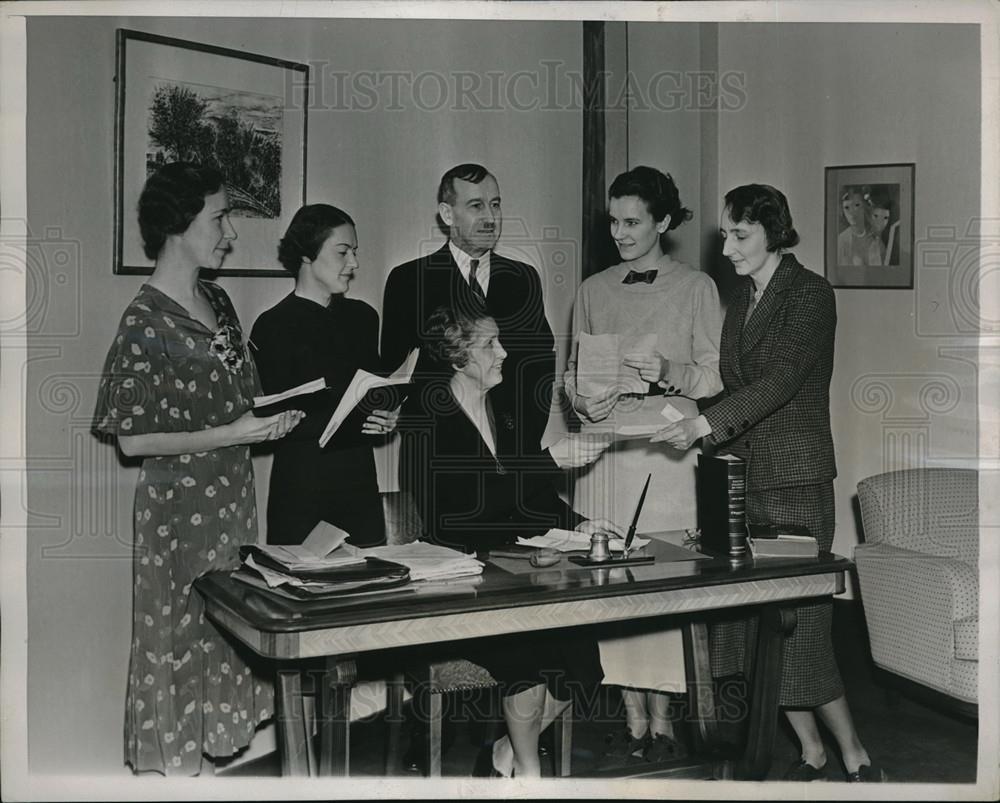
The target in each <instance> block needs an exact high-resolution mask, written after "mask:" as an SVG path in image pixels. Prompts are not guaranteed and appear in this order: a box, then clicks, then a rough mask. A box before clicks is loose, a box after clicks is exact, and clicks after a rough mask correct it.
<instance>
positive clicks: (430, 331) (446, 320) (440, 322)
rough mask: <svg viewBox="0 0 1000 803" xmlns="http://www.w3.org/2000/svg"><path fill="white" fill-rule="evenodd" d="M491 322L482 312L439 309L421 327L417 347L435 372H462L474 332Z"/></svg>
mask: <svg viewBox="0 0 1000 803" xmlns="http://www.w3.org/2000/svg"><path fill="white" fill-rule="evenodd" d="M492 320H493V318H492V317H490V316H489V315H487V314H486V313H485V312H476V311H471V310H470V311H465V310H455V309H452V308H451V307H438V308H437V309H435V310H434V312H432V313H431V314H430V317H429V318H428V319H427V321H426V322H425V323H424V327H423V333H422V334H421V337H420V341H421V342H420V347H421V348H422V349H423V351H424V353H425V354H426V355H427V356H428V357H430V358H431V359H432V360H433V362H434V363H436V364H437V366H438V368H449V369H451V368H452V366H454V367H455V368H464V367H465V365H466V363H468V362H469V346H471V345H472V341H473V340H475V338H476V330H477V329H478V328H479V326H480V325H481V324H482V323H483V322H484V321H492Z"/></svg>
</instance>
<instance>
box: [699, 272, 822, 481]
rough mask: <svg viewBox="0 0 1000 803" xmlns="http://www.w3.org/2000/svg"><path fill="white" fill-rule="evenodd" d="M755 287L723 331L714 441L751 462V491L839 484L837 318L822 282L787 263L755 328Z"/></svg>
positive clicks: (737, 303) (740, 295)
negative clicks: (834, 422)
mask: <svg viewBox="0 0 1000 803" xmlns="http://www.w3.org/2000/svg"><path fill="white" fill-rule="evenodd" d="M750 292H751V280H750V279H749V278H747V279H745V280H744V282H742V283H741V285H740V287H739V288H738V289H737V290H736V292H735V297H734V298H733V299H732V300H731V303H730V305H729V308H728V310H727V311H726V320H725V323H724V324H723V327H722V346H721V350H720V351H721V353H720V359H719V370H720V372H721V374H722V381H723V384H724V385H725V396H724V398H723V399H722V400H720V401H719V402H718V403H717V404H715V405H713V406H712V407H710V408H709V409H708V410H706V411H705V413H704V415H705V418H706V419H707V420H708V423H709V424H710V425H711V427H712V433H711V435H709V436H707V440H708V441H709V442H711V443H714V444H725V449H724V451H727V452H731V453H732V454H735V455H737V456H738V457H741V458H743V459H744V460H746V461H747V490H749V491H759V490H764V489H768V488H783V487H791V486H801V485H815V484H819V483H823V482H828V481H830V480H832V479H833V478H834V477H835V476H836V474H837V467H836V463H835V461H834V454H833V437H832V436H831V433H830V376H831V374H832V373H833V340H834V332H835V330H836V328H837V308H836V300H835V298H834V293H833V288H831V287H830V284H829V282H827V280H826V279H824V278H823V277H822V276H819V275H817V274H815V273H813V272H812V271H809V270H807V269H806V268H804V267H802V265H801V264H799V262H798V261H797V260H796V259H795V257H794V256H792V255H791V254H786V255H785V256H784V257H783V258H782V260H781V263H780V264H779V265H778V268H777V270H776V271H775V273H774V276H772V277H771V281H770V282H768V285H767V287H766V288H765V289H764V293H763V295H762V297H761V298H760V299H759V300H758V302H757V306H756V308H755V309H754V310H753V313H752V314H751V316H750V319H749V320H748V321H746V324H745V325H744V319H745V317H746V311H747V306H748V304H749V301H750Z"/></svg>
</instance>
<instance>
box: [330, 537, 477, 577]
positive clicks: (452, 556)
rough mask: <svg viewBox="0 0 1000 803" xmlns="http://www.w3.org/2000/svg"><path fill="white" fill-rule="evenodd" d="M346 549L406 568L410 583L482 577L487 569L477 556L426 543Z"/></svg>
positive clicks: (416, 542) (349, 547)
mask: <svg viewBox="0 0 1000 803" xmlns="http://www.w3.org/2000/svg"><path fill="white" fill-rule="evenodd" d="M345 548H346V549H349V550H351V551H354V552H356V553H357V554H358V555H363V556H365V557H372V558H381V559H382V560H388V561H391V562H393V563H399V564H401V565H403V566H406V567H407V568H408V569H409V570H410V581H411V582H417V581H419V580H434V581H437V580H450V579H454V578H456V577H469V576H472V575H477V574H482V572H483V567H484V565H485V564H484V563H483V562H482V561H480V560H477V559H476V558H475V556H474V555H466V554H465V553H464V552H459V551H457V550H455V549H449V548H448V547H445V546H441V545H439V544H430V543H428V542H426V541H414V542H412V543H409V544H392V545H389V546H377V547H370V548H368V549H356V548H354V547H351V546H349V545H348V546H347V547H345Z"/></svg>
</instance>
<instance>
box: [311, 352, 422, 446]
mask: <svg viewBox="0 0 1000 803" xmlns="http://www.w3.org/2000/svg"><path fill="white" fill-rule="evenodd" d="M419 355H420V349H413V351H411V352H410V354H409V356H408V357H407V358H406V359H405V360H404V361H403V364H402V365H401V366H399V368H397V369H396V370H395V371H394V372H393V373H392V374H391V375H390V376H387V377H382V376H376V375H375V374H370V373H368V371H363V370H361V369H360V368H359V369H358V370H357V371H355V372H354V376H353V377H352V378H351V384H350V385H348V386H347V390H346V391H344V395H343V396H342V397H341V399H340V404H338V405H337V409H336V410H334V411H333V415H332V416H330V421H329V422H328V423H327V425H326V428H325V429H324V430H323V434H322V435H320V436H319V445H320V446H321V447H322V446H326V444H327V443H329V441H330V438H332V437H333V436H334V433H336V432H337V430H338V429H340V427H341V425H342V424H343V423H344V421H346V420H347V419H348V417H349V416H350V415H351V413H353V412H354V410H355V408H360V411H359V413H360V415H361V418H362V421H363V419H364V418H365V417H367V416H368V415H370V414H371V413H372V411H374V410H394V409H396V408H397V407H398V406H399V405H400V404H402V403H403V400H404V396H405V394H406V389H405V387H404V386H406V385H409V383H410V381H411V379H412V378H413V369H414V368H416V365H417V357H418V356H419ZM357 424H358V426H357V428H359V429H360V426H361V422H357Z"/></svg>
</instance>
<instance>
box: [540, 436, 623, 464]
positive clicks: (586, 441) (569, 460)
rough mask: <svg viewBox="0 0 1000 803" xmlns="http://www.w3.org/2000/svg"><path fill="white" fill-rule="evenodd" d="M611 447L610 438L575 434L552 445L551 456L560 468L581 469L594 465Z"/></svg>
mask: <svg viewBox="0 0 1000 803" xmlns="http://www.w3.org/2000/svg"><path fill="white" fill-rule="evenodd" d="M610 445H611V438H610V437H601V436H595V435H578V434H573V435H567V436H566V437H564V438H562V439H560V440H558V441H556V442H555V443H554V444H552V445H551V446H550V447H549V454H550V455H552V459H553V460H555V461H556V465H557V466H559V468H580V467H581V466H588V465H590V464H591V463H593V462H594V461H595V460H596V459H597V458H598V457H600V456H601V455H602V454H604V450H605V449H607V448H608V447H609V446H610Z"/></svg>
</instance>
